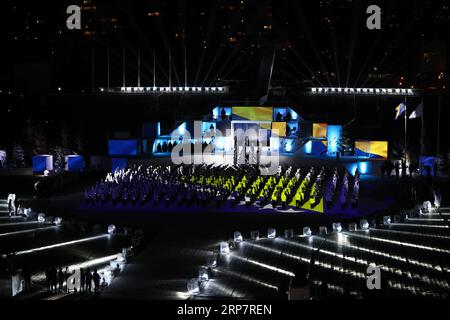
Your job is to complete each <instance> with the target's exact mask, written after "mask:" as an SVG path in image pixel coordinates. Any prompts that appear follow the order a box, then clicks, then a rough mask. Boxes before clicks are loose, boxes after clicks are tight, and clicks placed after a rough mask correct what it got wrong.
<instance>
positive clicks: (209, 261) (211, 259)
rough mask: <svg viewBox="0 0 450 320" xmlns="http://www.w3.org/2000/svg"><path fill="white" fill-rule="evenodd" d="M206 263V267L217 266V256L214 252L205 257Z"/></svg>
mask: <svg viewBox="0 0 450 320" xmlns="http://www.w3.org/2000/svg"><path fill="white" fill-rule="evenodd" d="M206 265H207V266H208V268H215V267H217V257H216V255H215V254H211V255H209V256H208V257H207V258H206Z"/></svg>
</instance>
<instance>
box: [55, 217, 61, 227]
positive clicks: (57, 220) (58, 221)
mask: <svg viewBox="0 0 450 320" xmlns="http://www.w3.org/2000/svg"><path fill="white" fill-rule="evenodd" d="M54 222H55V224H56V225H57V226H59V225H61V223H62V218H61V217H56V218H55V220H54Z"/></svg>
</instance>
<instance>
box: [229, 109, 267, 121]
mask: <svg viewBox="0 0 450 320" xmlns="http://www.w3.org/2000/svg"><path fill="white" fill-rule="evenodd" d="M232 111H233V114H232V120H247V121H272V113H273V108H272V107H233V109H232Z"/></svg>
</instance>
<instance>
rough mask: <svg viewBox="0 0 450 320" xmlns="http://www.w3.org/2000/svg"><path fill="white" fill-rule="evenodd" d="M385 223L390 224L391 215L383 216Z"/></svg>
mask: <svg viewBox="0 0 450 320" xmlns="http://www.w3.org/2000/svg"><path fill="white" fill-rule="evenodd" d="M383 224H384V225H385V226H387V225H390V224H391V216H384V217H383Z"/></svg>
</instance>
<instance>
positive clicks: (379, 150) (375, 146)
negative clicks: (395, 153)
mask: <svg viewBox="0 0 450 320" xmlns="http://www.w3.org/2000/svg"><path fill="white" fill-rule="evenodd" d="M355 151H356V155H357V156H359V157H368V158H380V159H387V158H388V142H387V141H356V142H355Z"/></svg>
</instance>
